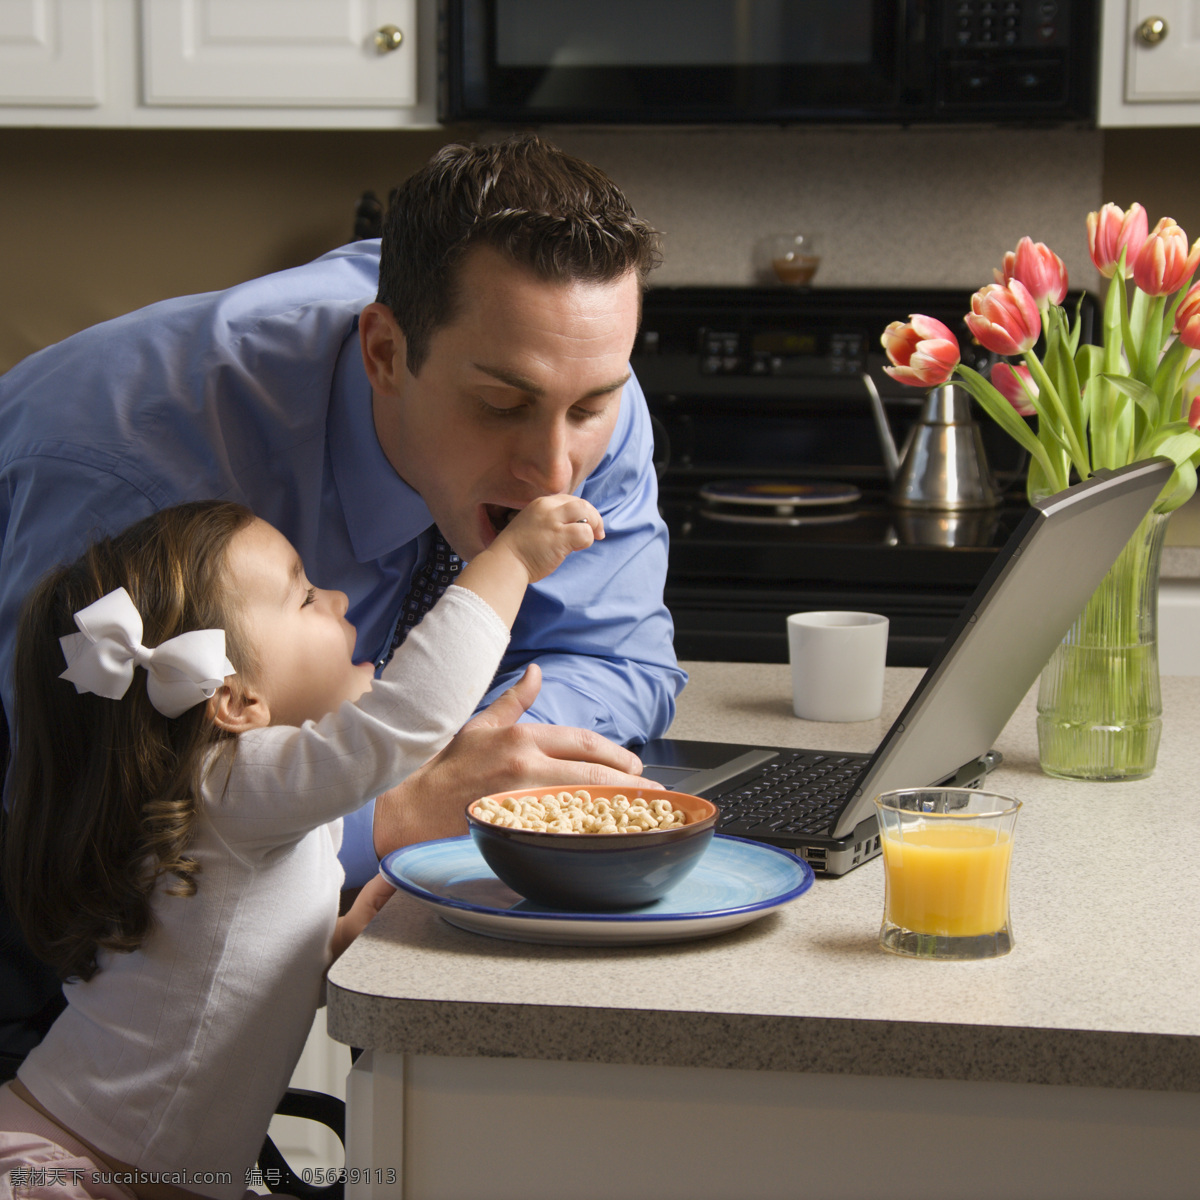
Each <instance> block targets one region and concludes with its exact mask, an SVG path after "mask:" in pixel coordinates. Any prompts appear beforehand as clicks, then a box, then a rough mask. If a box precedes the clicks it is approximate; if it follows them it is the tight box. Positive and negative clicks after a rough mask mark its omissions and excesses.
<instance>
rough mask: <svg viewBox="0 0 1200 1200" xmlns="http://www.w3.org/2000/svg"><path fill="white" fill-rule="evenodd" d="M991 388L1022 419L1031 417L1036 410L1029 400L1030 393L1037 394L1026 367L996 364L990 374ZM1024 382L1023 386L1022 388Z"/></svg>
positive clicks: (1035, 385)
mask: <svg viewBox="0 0 1200 1200" xmlns="http://www.w3.org/2000/svg"><path fill="white" fill-rule="evenodd" d="M991 379H992V386H993V387H994V388H995V389H996V391H998V392H999V393H1000V395H1002V396H1003V397H1004V398H1005V400H1007V401H1008V402H1009V404H1011V405H1012V406H1013V408H1015V409H1016V410H1017V412H1019V413H1020V414H1021V416H1023V417H1032V416H1034V415H1035V414H1036V413H1037V409H1036V408H1035V407H1034V405H1033V401H1032V400H1031V399H1030V393H1032V394H1033V395H1034V396H1037V394H1038V387H1037V384H1036V383H1034V381H1033V376H1032V375H1030V373H1029V368H1028V367H1022V366H1016V367H1012V366H1009V364H1008V363H1003V362H1001V363H997V364H996V365H995V366H994V367H993V368H992V372H991ZM1022 380H1024V383H1025V386H1022V382H1021V381H1022Z"/></svg>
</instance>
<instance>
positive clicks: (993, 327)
mask: <svg viewBox="0 0 1200 1200" xmlns="http://www.w3.org/2000/svg"><path fill="white" fill-rule="evenodd" d="M966 322H967V328H968V329H969V330H970V331H971V333H972V335H973V336H974V338H975V340H976V341H977V342H978V343H979V344H980V345H981V346H983V347H984V348H985V349H988V350H991V351H992V353H993V354H1002V355H1004V356H1005V357H1007V356H1009V355H1011V354H1024V353H1025V351H1026V350H1031V349H1033V346H1034V343H1035V342H1036V341H1037V340H1038V338H1039V337H1040V336H1041V332H1042V319H1041V317H1040V316H1039V315H1038V307H1037V303H1036V302H1035V301H1034V298H1033V297H1032V296H1031V295H1030V294H1029V290H1028V289H1027V288H1026V287H1025V285H1024V284H1023V283H1022V282H1021V281H1020V280H1019V279H1016V278H1014V279H1010V280H1009V281H1008V283H1007V284H1004V285H1001V284H998V283H989V284H987V286H985V287H981V288H980V289H979V291H977V292H976V293H975V295H974V296H972V297H971V311H970V313H968V314H967V317H966Z"/></svg>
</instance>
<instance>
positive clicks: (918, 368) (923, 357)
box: [879, 313, 961, 387]
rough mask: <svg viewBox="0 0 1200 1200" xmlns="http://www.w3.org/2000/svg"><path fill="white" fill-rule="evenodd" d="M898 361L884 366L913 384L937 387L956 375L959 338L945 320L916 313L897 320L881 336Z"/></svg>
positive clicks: (903, 380) (891, 358)
mask: <svg viewBox="0 0 1200 1200" xmlns="http://www.w3.org/2000/svg"><path fill="white" fill-rule="evenodd" d="M879 341H880V343H881V344H882V345H883V348H884V350H885V351H886V352H887V356H888V358H889V359H890V360H891V362H892V363H893V364H894V365H893V366H890V367H884V368H883V369H884V370H885V371H886V372H887V373H888V374H889V375H890V376H891V377H892V378H893V379H894V380H896V382H897V383H903V384H907V385H908V386H909V387H937V386H938V384H941V383H945V382H946V380H948V379H949V378H950V376H951V375H953V374H954V368H955V367H957V366H958V363H959V359H960V357H961V354H960V352H959V348H958V339H957V338H956V337H955V336H954V334H953V332H951V330H949V329H947V328H946V326H945V325H943V324H942V323H941V321H935V320H934V319H933V317H926V316H922V315H921V314H920V313H912V314H911V315H910V316H909V318H908V321H907V322H904V321H893V322H892V323H891V324H890V325H889V326H888V327H887V328H886V329H885V330H884V331H883V335H882V337H880V339H879Z"/></svg>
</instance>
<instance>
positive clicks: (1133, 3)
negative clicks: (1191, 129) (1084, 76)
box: [1098, 0, 1200, 128]
mask: <svg viewBox="0 0 1200 1200" xmlns="http://www.w3.org/2000/svg"><path fill="white" fill-rule="evenodd" d="M1160 22H1161V24H1159V23H1160ZM1099 98H1100V104H1099V117H1098V124H1099V125H1100V126H1101V128H1113V127H1117V126H1135V125H1200V0H1102V19H1101V35H1100V96H1099Z"/></svg>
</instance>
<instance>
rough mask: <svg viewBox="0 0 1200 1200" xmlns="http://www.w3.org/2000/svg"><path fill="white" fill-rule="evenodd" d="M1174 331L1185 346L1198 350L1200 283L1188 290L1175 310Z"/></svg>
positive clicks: (1199, 345)
mask: <svg viewBox="0 0 1200 1200" xmlns="http://www.w3.org/2000/svg"><path fill="white" fill-rule="evenodd" d="M1175 330H1176V332H1177V333H1178V334H1179V340H1180V341H1181V342H1182V343H1183V344H1184V345H1185V346H1190V347H1191V348H1192V349H1193V350H1200V283H1196V284H1193V285H1192V286H1191V287H1190V288H1189V289H1188V294H1187V295H1186V296H1184V298H1183V300H1182V301H1181V302H1180V304H1179V307H1178V308H1177V309H1176V310H1175Z"/></svg>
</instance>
